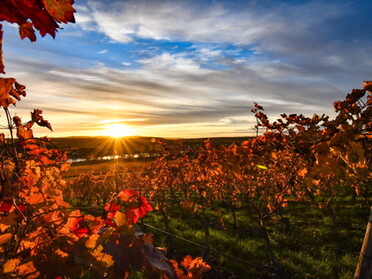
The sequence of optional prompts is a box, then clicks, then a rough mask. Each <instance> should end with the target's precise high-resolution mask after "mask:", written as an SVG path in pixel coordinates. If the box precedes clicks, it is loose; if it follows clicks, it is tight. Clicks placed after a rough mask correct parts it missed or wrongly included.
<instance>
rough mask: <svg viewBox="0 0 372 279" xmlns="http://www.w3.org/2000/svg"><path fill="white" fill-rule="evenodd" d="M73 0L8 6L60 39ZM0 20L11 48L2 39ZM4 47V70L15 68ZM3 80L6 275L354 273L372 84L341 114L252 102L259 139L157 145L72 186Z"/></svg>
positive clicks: (0, 13)
mask: <svg viewBox="0 0 372 279" xmlns="http://www.w3.org/2000/svg"><path fill="white" fill-rule="evenodd" d="M72 4H73V1H72V0H66V1H43V0H35V1H11V0H9V1H8V0H7V1H3V3H2V4H1V7H0V21H7V22H10V23H16V24H18V25H19V32H20V36H21V38H22V39H23V38H26V37H27V38H29V39H30V40H31V41H35V40H36V36H35V30H34V29H36V30H37V31H39V33H40V34H41V35H42V36H45V35H46V34H50V35H51V36H53V37H54V36H55V33H56V31H57V28H59V24H60V23H69V22H70V23H71V22H74V16H73V14H74V12H75V10H74V8H73V7H72ZM1 28H2V25H0V39H2V34H3V31H2V29H1ZM1 42H2V40H0V72H2V73H4V65H3V62H2V52H1ZM25 89H26V87H25V86H24V85H21V84H20V83H18V82H17V81H16V79H14V78H0V106H1V107H2V108H3V111H4V117H3V118H2V119H3V120H2V121H3V123H2V124H3V125H4V126H5V128H6V129H7V131H8V132H9V136H5V134H0V141H1V149H0V150H1V157H0V179H1V185H0V187H1V188H0V198H1V199H0V270H1V273H0V277H1V278H30V279H31V278H55V279H57V278H58V279H60V278H180V279H182V278H194V279H197V278H350V277H352V276H353V274H354V271H355V268H356V266H357V263H358V259H359V251H360V247H361V245H362V238H363V234H364V230H365V225H366V222H367V220H368V213H369V212H368V211H369V207H370V206H371V205H372V203H371V199H370V193H371V190H372V189H371V188H370V187H371V166H372V162H371V161H372V154H371V152H370V151H371V147H372V146H371V145H372V142H371V138H372V122H371V114H372V106H371V105H372V81H366V82H364V86H363V89H354V90H352V92H351V93H350V94H348V95H347V96H346V98H345V99H344V100H342V101H337V102H335V103H334V109H335V113H336V116H335V117H334V118H333V119H330V118H329V117H328V116H326V115H316V114H315V115H313V116H311V117H307V116H304V115H302V114H291V115H286V114H282V115H281V116H280V118H278V119H277V120H275V121H271V120H270V119H269V118H268V117H267V115H266V114H265V111H264V108H263V107H261V106H260V105H258V104H256V103H254V108H253V109H252V113H253V114H254V117H255V119H256V121H257V125H256V126H255V129H256V132H257V134H256V137H254V138H249V139H248V138H247V140H245V141H243V142H242V143H240V144H227V143H226V144H225V143H223V142H218V143H216V142H213V141H212V140H206V141H205V142H204V144H203V145H202V146H199V145H193V146H190V145H184V144H182V142H179V143H178V144H169V143H167V142H166V141H163V140H162V139H157V144H158V145H159V146H161V149H162V150H161V152H159V154H161V156H160V157H159V158H157V159H155V161H153V162H152V163H151V164H150V163H148V164H146V165H144V166H143V167H142V168H140V169H139V168H137V169H136V170H127V169H125V168H124V167H123V166H122V165H121V164H115V165H114V167H113V168H112V169H111V170H109V171H107V172H105V173H98V172H94V171H93V170H92V171H88V172H82V173H80V175H79V176H76V177H74V178H68V179H65V178H64V177H63V174H64V173H65V172H66V171H67V170H68V169H69V168H70V167H71V166H70V165H71V163H70V162H68V157H67V155H66V153H64V152H62V151H61V150H60V149H58V146H56V145H55V144H54V143H53V142H52V141H50V140H49V139H48V138H46V137H40V138H39V137H35V136H34V134H33V130H32V128H33V127H34V126H35V125H37V126H41V127H45V128H48V129H50V130H52V124H51V123H49V122H48V121H47V120H46V119H44V117H43V115H42V113H43V112H42V111H41V110H40V109H35V110H33V111H32V112H31V119H30V120H29V121H27V122H24V121H23V120H22V119H21V118H20V117H19V116H17V115H16V113H14V112H11V110H10V106H11V105H15V104H16V103H17V102H18V101H21V98H22V99H23V98H24V97H26V91H25Z"/></svg>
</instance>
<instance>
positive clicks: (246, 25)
mask: <svg viewBox="0 0 372 279" xmlns="http://www.w3.org/2000/svg"><path fill="white" fill-rule="evenodd" d="M74 7H75V9H76V10H77V12H76V13H75V17H76V23H75V24H67V25H61V27H62V28H63V29H61V30H59V32H58V34H57V35H56V38H55V39H54V40H53V38H51V37H50V36H46V37H44V38H42V37H40V36H39V35H38V36H37V38H38V39H37V41H36V42H35V43H31V42H29V41H28V40H27V39H25V40H20V39H19V34H18V30H17V29H16V28H15V27H16V25H12V24H8V23H4V24H3V29H4V37H3V50H4V61H5V67H6V68H5V71H6V77H14V78H16V79H17V81H18V82H19V83H21V84H24V85H25V86H26V91H27V94H28V95H27V97H25V98H22V100H21V101H20V102H18V103H17V108H16V109H14V108H10V112H11V113H12V114H13V115H14V113H16V115H18V116H20V117H22V120H23V121H28V120H29V115H30V111H32V110H33V109H34V108H37V109H41V110H43V117H44V118H45V119H47V120H48V121H49V122H50V123H51V125H52V127H53V131H54V132H50V131H48V130H47V129H45V128H44V129H43V128H35V136H44V135H47V136H48V137H50V138H60V137H73V136H78V137H84V136H89V137H96V136H110V135H111V136H115V135H116V136H122V135H128V136H139V137H161V138H182V139H190V138H215V137H250V136H252V135H254V133H253V131H252V130H251V127H252V126H253V125H255V124H256V122H255V118H254V116H253V114H252V113H251V112H250V109H251V108H252V107H253V102H256V103H259V104H260V105H262V106H263V107H264V108H265V112H266V113H267V115H268V116H269V118H270V119H276V118H277V117H279V116H280V114H281V113H287V114H291V113H298V114H300V113H302V114H304V115H306V116H312V115H313V114H314V113H316V114H323V113H325V114H327V115H330V116H331V117H332V116H333V115H334V114H333V106H332V105H333V102H334V101H337V100H342V99H344V98H345V96H346V94H347V93H349V92H350V91H351V90H352V89H353V88H361V87H362V84H363V81H364V80H370V79H371V78H372V77H371V73H372V55H371V53H370V45H371V42H372V38H370V36H368V35H366V33H365V30H371V29H372V23H371V21H370V20H369V14H368V11H369V10H370V8H371V7H372V3H371V2H370V1H358V2H355V1H351V0H335V1H331V2H327V3H323V2H322V1H317V0H288V1H275V2H273V1H268V0H267V1H266V0H265V1H242V0H241V1H233V2H231V1H222V0H217V1H178V2H171V1H143V2H134V1H124V2H123V1H103V0H92V1H90V0H82V1H79V0H78V1H75V4H74ZM356 18H357V19H358V20H355V19H356Z"/></svg>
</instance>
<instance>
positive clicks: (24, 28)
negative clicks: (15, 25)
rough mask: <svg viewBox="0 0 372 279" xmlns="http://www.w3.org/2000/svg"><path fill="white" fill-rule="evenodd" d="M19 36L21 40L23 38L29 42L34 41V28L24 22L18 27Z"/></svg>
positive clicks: (29, 23)
mask: <svg viewBox="0 0 372 279" xmlns="http://www.w3.org/2000/svg"><path fill="white" fill-rule="evenodd" d="M19 35H20V37H21V39H22V40H23V39H24V38H26V37H27V38H29V39H30V41H31V42H35V41H36V35H35V31H34V27H33V25H32V23H31V22H29V21H26V22H25V23H23V24H22V25H21V26H20V27H19Z"/></svg>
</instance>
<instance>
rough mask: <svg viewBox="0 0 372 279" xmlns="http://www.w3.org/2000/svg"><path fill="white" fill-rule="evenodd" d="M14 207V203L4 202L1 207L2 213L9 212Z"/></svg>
mask: <svg viewBox="0 0 372 279" xmlns="http://www.w3.org/2000/svg"><path fill="white" fill-rule="evenodd" d="M12 206H13V204H12V202H9V201H4V202H3V203H2V205H0V212H9V211H10V209H11V208H12Z"/></svg>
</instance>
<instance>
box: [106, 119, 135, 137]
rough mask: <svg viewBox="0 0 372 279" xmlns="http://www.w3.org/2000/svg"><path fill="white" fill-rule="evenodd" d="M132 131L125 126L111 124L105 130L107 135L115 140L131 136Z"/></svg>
mask: <svg viewBox="0 0 372 279" xmlns="http://www.w3.org/2000/svg"><path fill="white" fill-rule="evenodd" d="M131 132H132V129H131V128H130V127H128V126H126V125H124V124H118V123H115V124H109V125H107V126H106V128H105V133H106V134H107V135H108V136H110V137H113V138H121V137H126V136H130V135H131Z"/></svg>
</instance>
